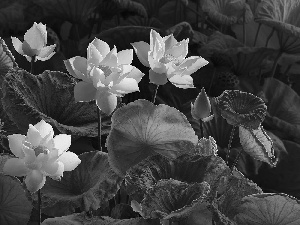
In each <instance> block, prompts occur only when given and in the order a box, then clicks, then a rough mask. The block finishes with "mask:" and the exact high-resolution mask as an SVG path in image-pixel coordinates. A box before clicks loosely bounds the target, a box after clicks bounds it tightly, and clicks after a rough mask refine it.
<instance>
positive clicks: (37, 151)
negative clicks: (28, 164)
mask: <svg viewBox="0 0 300 225" xmlns="http://www.w3.org/2000/svg"><path fill="white" fill-rule="evenodd" d="M49 152H50V151H49V150H48V148H46V147H45V146H38V147H36V148H34V153H35V156H36V157H37V156H38V155H39V154H41V153H43V154H45V155H47V154H49Z"/></svg>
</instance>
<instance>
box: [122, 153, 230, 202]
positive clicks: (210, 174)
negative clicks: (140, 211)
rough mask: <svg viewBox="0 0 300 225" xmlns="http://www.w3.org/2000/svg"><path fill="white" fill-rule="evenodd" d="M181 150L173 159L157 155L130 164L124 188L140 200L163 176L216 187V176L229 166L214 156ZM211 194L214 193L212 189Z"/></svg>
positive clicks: (226, 170) (222, 173)
mask: <svg viewBox="0 0 300 225" xmlns="http://www.w3.org/2000/svg"><path fill="white" fill-rule="evenodd" d="M196 154H197V153H195V155H188V154H184V155H182V156H179V157H178V158H177V159H176V160H172V161H171V160H167V159H165V158H164V157H162V156H160V155H155V156H152V157H149V158H147V159H145V160H143V161H142V162H140V163H139V164H137V165H135V166H134V167H132V168H131V169H130V170H128V172H127V173H126V176H125V184H126V189H127V192H128V194H129V195H131V196H132V197H133V198H134V199H135V200H137V201H141V200H142V199H143V196H144V195H145V194H146V193H147V191H148V190H149V189H151V188H153V186H154V185H155V184H156V183H157V182H158V181H159V180H162V179H170V178H172V179H176V180H179V181H182V182H185V183H187V184H192V183H201V182H203V181H205V182H207V183H208V184H209V186H210V187H211V189H213V190H215V189H217V186H218V185H219V179H220V177H221V176H223V175H224V174H225V173H228V174H229V171H230V170H229V168H228V167H227V166H226V163H225V162H224V160H222V159H221V158H220V157H217V156H212V155H211V156H202V155H199V154H197V155H196ZM210 196H214V194H213V193H211V194H210Z"/></svg>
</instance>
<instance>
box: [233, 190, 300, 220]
mask: <svg viewBox="0 0 300 225" xmlns="http://www.w3.org/2000/svg"><path fill="white" fill-rule="evenodd" d="M238 211H239V213H238V214H237V215H236V216H235V218H234V220H235V221H236V222H237V223H238V224H244V225H260V224H268V225H298V224H300V201H299V200H297V199H296V198H293V197H290V196H288V195H286V194H274V193H272V194H269V193H263V194H254V195H250V196H246V197H244V198H243V199H242V201H241V205H240V207H239V210H238Z"/></svg>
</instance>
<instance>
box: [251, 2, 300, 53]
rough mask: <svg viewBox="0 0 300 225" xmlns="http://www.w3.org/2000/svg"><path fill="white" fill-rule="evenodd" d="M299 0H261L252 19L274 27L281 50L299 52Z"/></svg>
mask: <svg viewBox="0 0 300 225" xmlns="http://www.w3.org/2000/svg"><path fill="white" fill-rule="evenodd" d="M299 10H300V0H290V1H285V0H274V1H273V0H263V1H262V2H261V3H260V4H259V5H258V7H257V9H256V16H255V18H254V20H255V21H256V22H258V23H263V24H265V25H268V26H270V27H273V28H275V29H276V31H277V34H278V38H279V43H280V49H281V51H283V52H285V53H289V54H298V53H300V14H299Z"/></svg>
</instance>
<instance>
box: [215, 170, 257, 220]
mask: <svg viewBox="0 0 300 225" xmlns="http://www.w3.org/2000/svg"><path fill="white" fill-rule="evenodd" d="M218 193H219V195H221V196H220V197H217V198H216V200H215V203H216V205H215V206H216V208H217V209H218V210H219V212H220V213H217V214H215V216H221V217H223V216H226V217H228V218H229V219H231V220H232V219H233V218H234V216H235V215H236V214H237V213H238V209H239V207H240V204H241V199H242V198H243V197H245V196H248V195H252V194H261V193H262V190H261V188H260V187H258V186H257V185H256V184H255V183H254V182H252V181H251V180H249V179H247V178H245V177H244V175H243V174H242V173H240V172H239V171H238V170H236V169H234V170H233V173H232V174H231V175H227V174H226V175H225V176H224V179H223V185H220V186H219V190H218ZM219 219H221V218H219Z"/></svg>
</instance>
